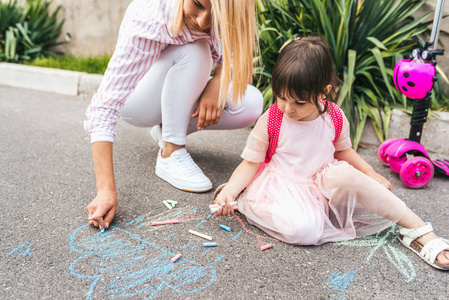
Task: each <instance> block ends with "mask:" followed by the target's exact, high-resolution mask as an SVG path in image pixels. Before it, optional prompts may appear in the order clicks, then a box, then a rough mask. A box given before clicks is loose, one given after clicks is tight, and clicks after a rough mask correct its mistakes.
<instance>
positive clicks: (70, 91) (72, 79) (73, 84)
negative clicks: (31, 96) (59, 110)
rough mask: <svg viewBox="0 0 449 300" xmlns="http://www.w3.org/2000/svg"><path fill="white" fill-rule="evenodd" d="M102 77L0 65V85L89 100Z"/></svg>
mask: <svg viewBox="0 0 449 300" xmlns="http://www.w3.org/2000/svg"><path fill="white" fill-rule="evenodd" d="M102 79H103V75H98V74H88V73H84V72H75V71H68V70H60V69H52V68H43V67H35V66H26V65H20V64H12V63H0V84H3V85H9V86H13V87H18V88H25V89H32V90H37V91H43V92H51V93H57V94H62V95H68V96H80V97H81V99H90V98H92V96H93V95H94V94H95V92H96V91H97V89H98V87H99V86H100V83H101V80H102Z"/></svg>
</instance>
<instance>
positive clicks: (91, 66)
mask: <svg viewBox="0 0 449 300" xmlns="http://www.w3.org/2000/svg"><path fill="white" fill-rule="evenodd" d="M110 59H111V55H108V54H105V55H101V56H95V57H76V56H73V55H68V56H59V57H42V58H36V59H34V60H32V61H31V62H28V63H27V64H29V65H33V66H38V67H47V68H56V69H65V70H71V71H78V72H86V73H91V74H104V72H105V71H106V68H107V66H108V63H109V60H110Z"/></svg>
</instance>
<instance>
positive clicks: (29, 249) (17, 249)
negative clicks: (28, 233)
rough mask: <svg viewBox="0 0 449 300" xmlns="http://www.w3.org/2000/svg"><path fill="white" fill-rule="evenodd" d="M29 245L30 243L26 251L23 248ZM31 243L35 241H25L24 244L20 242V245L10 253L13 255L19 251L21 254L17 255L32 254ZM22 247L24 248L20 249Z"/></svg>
mask: <svg viewBox="0 0 449 300" xmlns="http://www.w3.org/2000/svg"><path fill="white" fill-rule="evenodd" d="M27 245H28V247H27V248H26V250H25V251H23V250H24V249H22V248H25V246H27ZM31 245H33V242H31V243H30V242H25V243H23V244H20V245H18V246H16V247H15V248H14V249H12V251H11V252H10V253H9V254H10V255H12V254H14V253H15V252H17V253H19V255H17V257H21V256H24V255H27V256H28V255H30V254H31ZM20 249H22V250H20ZM19 250H20V251H19Z"/></svg>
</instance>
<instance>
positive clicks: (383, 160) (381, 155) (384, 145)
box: [377, 139, 396, 166]
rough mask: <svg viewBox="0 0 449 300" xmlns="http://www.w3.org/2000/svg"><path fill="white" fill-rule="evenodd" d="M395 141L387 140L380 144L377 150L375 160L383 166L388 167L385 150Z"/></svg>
mask: <svg viewBox="0 0 449 300" xmlns="http://www.w3.org/2000/svg"><path fill="white" fill-rule="evenodd" d="M395 140H396V139H387V140H385V141H384V142H383V143H382V144H380V146H379V149H377V158H378V159H379V160H380V162H381V163H382V164H383V165H385V166H389V165H390V162H389V161H388V155H387V154H386V153H385V151H386V150H387V148H388V146H390V145H391V143H392V142H394V141H395Z"/></svg>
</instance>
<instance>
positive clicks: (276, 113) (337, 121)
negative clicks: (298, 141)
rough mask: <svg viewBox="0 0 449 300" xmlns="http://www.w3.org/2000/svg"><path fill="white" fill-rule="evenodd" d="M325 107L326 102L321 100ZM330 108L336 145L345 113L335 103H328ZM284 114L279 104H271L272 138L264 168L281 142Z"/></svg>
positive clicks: (270, 134)
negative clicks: (280, 134) (279, 141)
mask: <svg viewBox="0 0 449 300" xmlns="http://www.w3.org/2000/svg"><path fill="white" fill-rule="evenodd" d="M320 101H321V103H322V104H323V105H324V104H325V103H326V101H324V100H320ZM327 103H328V105H329V107H328V109H327V113H328V114H329V115H330V117H331V119H332V122H333V123H334V130H335V135H334V140H333V141H332V143H334V144H335V141H336V140H337V139H338V137H339V136H340V133H341V130H342V127H343V112H342V111H341V108H340V107H338V105H337V104H335V103H334V102H329V101H327ZM282 116H283V112H282V111H281V110H280V109H279V107H278V105H277V103H274V104H271V106H270V111H269V112H268V124H267V129H268V136H269V138H270V144H269V145H268V150H267V155H266V157H265V163H264V164H263V165H262V168H263V167H264V165H265V164H266V163H268V162H269V161H270V160H271V157H272V156H273V154H274V153H275V152H276V147H277V145H278V140H279V131H280V130H281V123H282Z"/></svg>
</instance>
